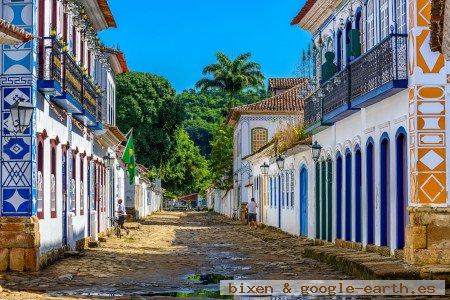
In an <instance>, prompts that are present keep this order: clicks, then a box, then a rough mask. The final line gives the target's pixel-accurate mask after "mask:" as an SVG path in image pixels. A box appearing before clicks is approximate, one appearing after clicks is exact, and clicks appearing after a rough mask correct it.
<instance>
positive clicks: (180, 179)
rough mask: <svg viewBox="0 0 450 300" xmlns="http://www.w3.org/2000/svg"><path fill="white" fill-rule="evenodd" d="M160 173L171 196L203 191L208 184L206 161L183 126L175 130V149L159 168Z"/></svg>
mask: <svg viewBox="0 0 450 300" xmlns="http://www.w3.org/2000/svg"><path fill="white" fill-rule="evenodd" d="M161 175H162V180H163V185H164V186H165V187H166V189H167V191H168V192H169V194H168V195H169V196H172V197H177V196H181V195H184V194H189V193H194V192H200V193H204V192H205V191H206V189H207V188H208V186H209V185H210V181H209V178H210V173H209V170H208V162H207V160H206V159H205V157H203V156H202V155H201V154H200V149H199V148H198V147H197V146H196V145H195V144H194V142H192V140H191V139H190V138H189V135H188V134H187V132H186V131H185V130H184V129H183V128H180V129H179V130H178V131H177V134H176V147H175V150H174V152H173V153H172V155H171V157H170V158H169V159H168V160H167V162H166V164H165V165H164V166H163V168H162V169H161Z"/></svg>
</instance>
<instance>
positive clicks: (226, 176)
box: [210, 123, 233, 190]
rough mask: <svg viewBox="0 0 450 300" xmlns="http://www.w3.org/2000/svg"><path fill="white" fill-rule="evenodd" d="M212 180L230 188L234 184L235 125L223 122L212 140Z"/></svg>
mask: <svg viewBox="0 0 450 300" xmlns="http://www.w3.org/2000/svg"><path fill="white" fill-rule="evenodd" d="M211 148H212V149H211V159H210V168H211V182H212V184H213V186H215V187H216V188H219V189H222V190H228V189H230V188H231V187H232V186H233V127H231V126H228V125H227V124H224V123H222V124H221V125H220V126H218V128H217V130H216V131H215V133H214V138H213V140H212V141H211Z"/></svg>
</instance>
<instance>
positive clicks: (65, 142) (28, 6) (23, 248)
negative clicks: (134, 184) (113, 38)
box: [0, 0, 127, 271]
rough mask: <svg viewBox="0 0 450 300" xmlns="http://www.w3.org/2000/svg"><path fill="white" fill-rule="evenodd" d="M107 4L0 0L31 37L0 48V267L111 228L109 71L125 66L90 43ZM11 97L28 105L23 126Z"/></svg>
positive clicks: (27, 261)
mask: <svg viewBox="0 0 450 300" xmlns="http://www.w3.org/2000/svg"><path fill="white" fill-rule="evenodd" d="M107 4H108V3H107V1H104V0H99V1H60V0H25V1H9V0H3V1H1V2H0V13H1V15H2V16H3V18H5V20H6V21H8V22H10V23H12V24H14V25H15V26H17V27H18V28H21V29H23V30H25V31H27V32H29V33H32V34H33V35H34V36H36V37H38V38H35V39H31V40H30V41H28V42H25V43H23V44H18V45H16V46H9V45H2V47H1V50H0V55H1V56H2V64H1V68H0V78H1V79H0V81H1V83H0V87H1V93H2V94H1V95H2V116H1V118H2V124H3V125H2V126H3V127H2V133H1V135H2V142H1V143H2V149H3V151H2V161H1V165H2V172H1V175H2V184H1V193H0V224H1V226H0V228H1V229H0V240H1V241H2V244H1V245H0V252H1V253H2V255H1V257H2V259H3V260H4V261H2V264H0V265H1V266H2V268H3V269H9V270H14V271H35V270H37V269H39V268H40V267H43V266H45V265H46V264H48V263H50V262H51V261H52V260H54V259H56V258H57V257H58V256H59V254H60V253H62V252H63V251H65V250H67V249H79V248H82V247H84V246H85V244H86V243H87V241H88V240H90V238H91V237H94V238H95V237H96V236H97V235H98V234H99V233H101V232H103V231H105V230H106V229H108V228H109V227H110V226H111V221H110V220H109V219H108V218H109V217H112V216H113V214H114V210H115V207H116V205H117V204H116V202H115V196H116V190H115V187H116V182H115V180H116V178H117V179H118V178H119V176H120V175H119V174H117V173H116V169H115V168H114V167H111V166H113V165H114V163H113V161H115V149H114V147H115V146H117V144H120V143H121V142H123V141H124V139H125V137H124V135H123V134H122V133H121V132H120V130H118V129H117V127H115V76H116V74H119V73H123V72H126V71H127V67H126V62H125V59H124V56H123V54H122V53H121V52H120V51H116V50H115V51H114V52H111V51H110V49H109V50H108V49H106V48H104V47H103V46H102V45H101V44H100V43H99V41H98V37H97V32H98V31H99V30H103V29H106V28H110V27H115V26H116V25H115V21H114V18H113V17H112V14H111V11H110V9H109V6H108V5H107ZM15 103H29V104H31V105H32V107H33V114H32V120H31V123H30V124H29V125H28V126H26V128H20V127H19V128H18V125H19V124H17V123H15V122H14V120H13V118H12V115H11V106H13V105H14V104H15ZM107 108H110V109H107ZM19 123H20V122H19ZM105 158H106V159H105ZM117 184H119V183H117ZM21 228H22V229H21ZM23 228H26V230H24V229H23ZM10 257H14V258H15V259H14V260H13V259H9V258H10Z"/></svg>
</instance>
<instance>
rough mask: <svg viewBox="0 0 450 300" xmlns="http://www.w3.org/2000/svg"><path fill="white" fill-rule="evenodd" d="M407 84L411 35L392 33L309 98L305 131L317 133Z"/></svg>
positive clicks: (306, 107)
mask: <svg viewBox="0 0 450 300" xmlns="http://www.w3.org/2000/svg"><path fill="white" fill-rule="evenodd" d="M407 84H408V74H407V35H403V34H391V35H390V36H388V37H386V38H385V39H384V40H383V41H381V42H380V43H379V44H378V45H377V46H375V47H374V48H373V49H371V50H370V51H368V52H367V53H365V54H363V55H362V56H360V57H359V58H357V59H356V60H355V61H353V62H351V63H350V64H348V65H347V67H346V68H345V69H344V70H342V71H341V72H339V73H337V74H335V75H334V76H333V77H332V78H331V79H329V80H327V81H326V82H324V83H322V84H321V86H320V87H319V88H318V89H317V90H316V91H315V92H314V93H313V94H311V95H310V96H309V97H308V98H307V99H305V114H304V119H305V128H306V129H307V131H308V132H314V131H317V128H318V127H320V126H327V125H330V124H332V123H333V122H336V121H338V120H340V119H342V118H345V117H346V116H348V115H349V114H351V113H352V112H353V111H355V110H356V109H359V108H361V107H364V106H368V105H370V104H372V103H374V102H375V101H378V100H382V99H384V98H387V97H389V96H391V95H393V94H395V93H397V92H398V91H400V90H401V89H404V88H406V87H407Z"/></svg>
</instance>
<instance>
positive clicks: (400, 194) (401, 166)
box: [395, 127, 407, 249]
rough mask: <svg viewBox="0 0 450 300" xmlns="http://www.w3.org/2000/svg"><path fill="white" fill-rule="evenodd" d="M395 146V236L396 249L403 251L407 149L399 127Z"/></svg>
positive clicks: (404, 134)
mask: <svg viewBox="0 0 450 300" xmlns="http://www.w3.org/2000/svg"><path fill="white" fill-rule="evenodd" d="M395 144H396V175H397V176H396V178H397V201H396V210H397V214H396V220H397V226H396V234H397V249H403V247H404V246H405V226H406V222H407V218H406V214H405V212H406V206H407V198H406V197H407V148H406V131H405V129H404V128H403V127H401V128H400V129H399V130H398V131H397V135H396V138H395Z"/></svg>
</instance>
